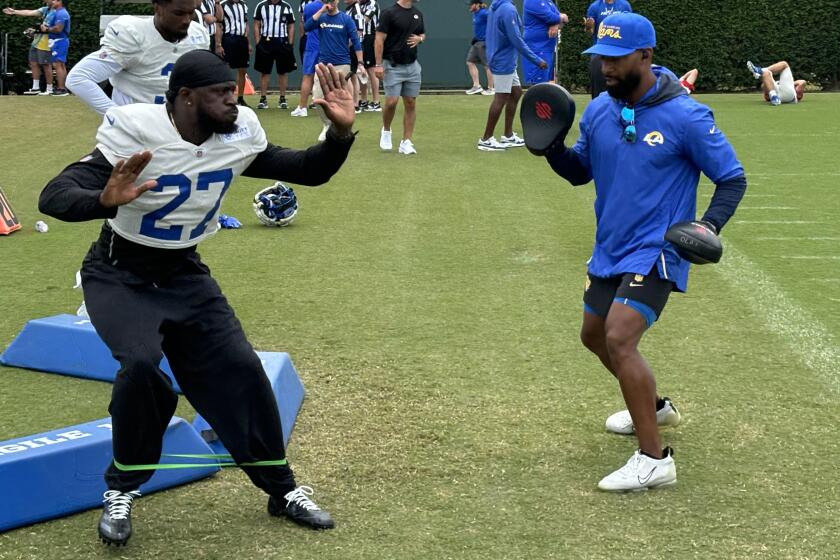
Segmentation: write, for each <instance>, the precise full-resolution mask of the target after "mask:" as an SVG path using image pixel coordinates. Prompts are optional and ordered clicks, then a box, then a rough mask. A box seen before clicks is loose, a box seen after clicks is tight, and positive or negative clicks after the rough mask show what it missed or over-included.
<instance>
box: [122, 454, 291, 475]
mask: <svg viewBox="0 0 840 560" xmlns="http://www.w3.org/2000/svg"><path fill="white" fill-rule="evenodd" d="M162 457H176V458H179V459H212V460H213V461H214V462H212V463H159V464H156V465H123V464H122V463H120V462H118V461H117V460H116V459H114V466H115V467H117V468H118V469H119V470H121V471H157V470H168V469H215V468H217V467H277V466H280V467H282V466H285V465H288V464H289V462H288V461H286V459H276V460H270V461H255V462H253V463H235V462H234V461H233V457H231V456H230V455H210V454H207V455H205V454H188V453H164V454H163V455H162Z"/></svg>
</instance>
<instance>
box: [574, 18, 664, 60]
mask: <svg viewBox="0 0 840 560" xmlns="http://www.w3.org/2000/svg"><path fill="white" fill-rule="evenodd" d="M655 46H656V31H655V30H654V29H653V24H652V23H651V22H650V20H648V19H647V18H646V17H644V16H640V15H639V14H633V13H630V12H618V13H615V14H611V15H609V16H607V17H606V18H604V20H603V21H602V22H601V25H599V26H598V42H597V43H595V44H594V45H592V46H591V47H590V48H588V49H586V50H585V51H583V54H600V55H602V56H626V55H628V54H630V53H632V52H635V51H637V50H639V49H647V48H653V47H655Z"/></svg>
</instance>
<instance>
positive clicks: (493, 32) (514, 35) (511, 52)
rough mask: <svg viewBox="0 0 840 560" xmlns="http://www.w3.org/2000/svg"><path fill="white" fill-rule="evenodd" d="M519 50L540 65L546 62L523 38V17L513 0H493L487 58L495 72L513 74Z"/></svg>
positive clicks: (488, 30)
mask: <svg viewBox="0 0 840 560" xmlns="http://www.w3.org/2000/svg"><path fill="white" fill-rule="evenodd" d="M517 51H518V52H519V53H520V54H522V56H524V57H525V58H527V59H528V60H530V61H531V62H533V63H534V64H535V65H539V63H540V62H544V61H543V60H542V59H541V58H540V57H539V56H537V55H536V54H535V53H534V51H532V50H531V49H530V48H528V45H526V44H525V41H523V40H522V19H521V18H520V17H519V12H518V11H517V10H516V7H515V6H514V5H513V0H493V5H492V6H490V17H489V18H488V20H487V60H488V63H489V65H490V71H491V72H493V73H494V74H499V75H504V74H513V72H514V70H516V60H517Z"/></svg>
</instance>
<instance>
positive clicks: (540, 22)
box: [522, 0, 560, 53]
mask: <svg viewBox="0 0 840 560" xmlns="http://www.w3.org/2000/svg"><path fill="white" fill-rule="evenodd" d="M522 21H523V23H524V24H525V33H524V34H523V38H524V39H525V42H526V43H528V46H529V47H531V48H532V49H534V52H537V53H544V52H547V51H554V47H556V46H557V38H556V37H549V36H548V28H549V27H551V26H552V25H557V24H558V23H560V10H558V9H557V6H555V5H554V2H553V0H525V3H524V5H523V6H522Z"/></svg>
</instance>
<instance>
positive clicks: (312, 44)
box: [291, 0, 324, 117]
mask: <svg viewBox="0 0 840 560" xmlns="http://www.w3.org/2000/svg"><path fill="white" fill-rule="evenodd" d="M301 7H302V10H301V17H300V19H301V27H302V28H303V27H304V25H305V24H306V22H307V21H309V20H310V19H312V16H314V15H315V14H317V13H319V12H320V11H321V8H323V7H324V5H323V4H322V3H321V2H320V0H310V1H309V2H307V3H306V4H302V6H301ZM303 37H305V39H306V40H305V41H303V38H302V39H301V41H302V42H304V47H303V53H302V54H301V59H302V62H303V68H302V71H303V78H301V80H300V100H299V101H298V106H297V108H296V109H295V110H294V111H292V113H291V114H292V116H293V117H306V116H309V111H308V110H307V103H308V102H309V96H310V95H311V94H312V86H313V84H314V83H315V65H316V64H318V54H319V52H320V50H321V45H320V43H319V41H318V28H317V27H316V28H315V29H313V30H312V31H309V32H306V31H305V30H304V33H303Z"/></svg>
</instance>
